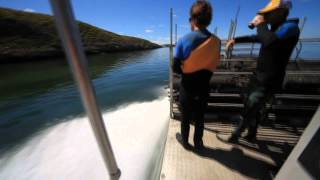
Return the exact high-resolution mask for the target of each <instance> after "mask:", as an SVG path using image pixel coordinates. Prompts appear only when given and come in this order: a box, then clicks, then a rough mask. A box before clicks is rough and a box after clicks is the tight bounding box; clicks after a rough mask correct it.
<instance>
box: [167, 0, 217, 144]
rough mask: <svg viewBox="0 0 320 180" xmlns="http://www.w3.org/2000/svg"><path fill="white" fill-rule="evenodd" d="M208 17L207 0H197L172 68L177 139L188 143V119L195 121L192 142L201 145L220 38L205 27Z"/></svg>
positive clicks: (209, 11) (210, 8)
mask: <svg viewBox="0 0 320 180" xmlns="http://www.w3.org/2000/svg"><path fill="white" fill-rule="evenodd" d="M211 19H212V7H211V5H210V3H209V2H208V1H204V0H201V1H200V0H198V1H196V2H195V3H194V4H193V5H192V7H191V9H190V18H189V21H190V26H191V31H192V32H190V33H188V34H187V35H185V36H183V37H182V38H181V39H179V41H178V43H177V45H176V49H175V55H174V63H173V66H172V68H173V71H174V72H175V73H178V74H181V83H180V92H179V108H180V111H181V115H182V117H181V137H182V138H181V139H182V144H183V146H184V147H185V148H187V149H189V148H191V145H190V144H189V143H188V137H189V129H190V122H191V120H194V121H195V133H194V138H193V141H194V146H195V148H196V149H200V148H202V147H203V141H202V136H203V129H204V112H205V110H206V106H207V99H208V95H209V81H210V79H211V76H212V72H213V71H214V70H215V69H216V67H217V65H218V63H219V60H220V40H219V38H217V37H216V36H215V35H213V34H211V33H210V32H209V31H208V30H207V27H208V26H209V24H210V22H211Z"/></svg>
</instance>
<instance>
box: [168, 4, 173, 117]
mask: <svg viewBox="0 0 320 180" xmlns="http://www.w3.org/2000/svg"><path fill="white" fill-rule="evenodd" d="M172 25H173V10H172V8H170V60H169V61H170V62H169V86H170V118H173V72H172V68H171V67H172V64H173V45H172Z"/></svg>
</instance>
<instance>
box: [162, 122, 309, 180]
mask: <svg viewBox="0 0 320 180" xmlns="http://www.w3.org/2000/svg"><path fill="white" fill-rule="evenodd" d="M284 124H285V125H284ZM234 125H235V122H232V121H229V120H228V121H224V120H221V121H220V120H219V121H217V120H215V121H211V122H210V121H206V123H205V131H204V137H203V141H204V146H205V148H204V149H203V150H201V151H195V150H189V151H188V150H185V149H184V148H183V147H182V145H181V144H180V143H179V141H178V140H177V138H179V136H180V122H179V121H178V120H174V119H171V120H170V125H169V130H168V136H167V141H166V147H165V154H164V159H163V166H162V171H161V176H160V179H161V180H180V179H181V180H211V179H212V180H219V179H221V180H226V179H228V180H229V179H231V180H232V179H239V180H241V179H266V180H268V179H273V178H274V177H275V175H276V173H277V172H278V170H279V169H280V167H281V166H282V164H283V163H284V161H285V160H286V158H287V156H288V155H289V153H290V152H291V151H292V149H293V147H294V145H295V144H296V143H297V141H298V140H299V137H300V135H301V133H302V132H303V130H304V127H305V125H302V126H299V125H298V126H296V125H294V126H292V125H288V123H283V124H281V123H280V124H279V123H273V124H272V125H268V124H264V125H262V126H260V127H259V130H258V136H257V140H256V141H255V142H247V141H245V140H243V139H240V141H239V142H238V143H237V144H228V143H225V142H222V141H220V140H218V139H217V138H216V133H222V134H226V135H227V134H230V133H231V131H232V130H233V128H234V127H235V126H234ZM193 131H194V128H193V126H191V128H190V137H189V143H190V144H192V145H193V141H192V138H193Z"/></svg>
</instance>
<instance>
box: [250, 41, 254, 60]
mask: <svg viewBox="0 0 320 180" xmlns="http://www.w3.org/2000/svg"><path fill="white" fill-rule="evenodd" d="M253 50H254V43H252V45H251V50H250V56H251V57H252V56H253Z"/></svg>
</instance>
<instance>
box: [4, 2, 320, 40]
mask: <svg viewBox="0 0 320 180" xmlns="http://www.w3.org/2000/svg"><path fill="white" fill-rule="evenodd" d="M193 2H194V0H158V1H156V0H138V1H133V0H118V1H117V0H113V1H111V0H72V5H73V8H74V13H75V15H76V18H77V19H78V20H80V21H84V22H87V23H89V24H92V25H94V26H97V27H100V28H103V29H106V30H108V31H112V32H115V33H118V34H123V35H130V36H136V37H141V38H144V39H148V40H150V41H153V42H157V43H167V42H168V39H169V9H170V7H172V8H173V9H174V14H175V16H174V22H175V23H177V24H178V36H182V35H184V34H186V33H188V32H189V31H190V28H189V24H188V18H189V17H188V12H189V8H190V6H191V5H192V3H193ZM210 2H211V3H212V5H213V8H214V15H213V22H212V24H211V25H210V26H209V30H210V31H213V30H214V28H215V27H218V35H219V36H220V37H221V38H226V37H227V34H228V29H229V25H230V20H231V19H232V18H234V16H235V13H236V10H237V8H238V6H239V5H240V6H241V11H240V15H239V24H238V29H237V32H236V35H244V34H252V33H255V32H254V31H252V30H249V29H248V28H247V23H248V22H249V21H250V20H251V19H252V17H253V16H254V15H255V13H256V11H257V10H259V9H260V8H262V7H264V6H265V5H266V4H267V3H268V2H269V0H211V1H210ZM0 7H7V8H12V9H18V10H25V11H31V12H38V13H45V14H52V13H51V9H50V6H49V1H48V0H0ZM305 16H307V17H308V21H307V24H306V27H305V29H304V31H303V33H302V37H320V31H319V29H320V1H319V0H293V9H292V12H291V15H290V17H299V18H303V17H305Z"/></svg>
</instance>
